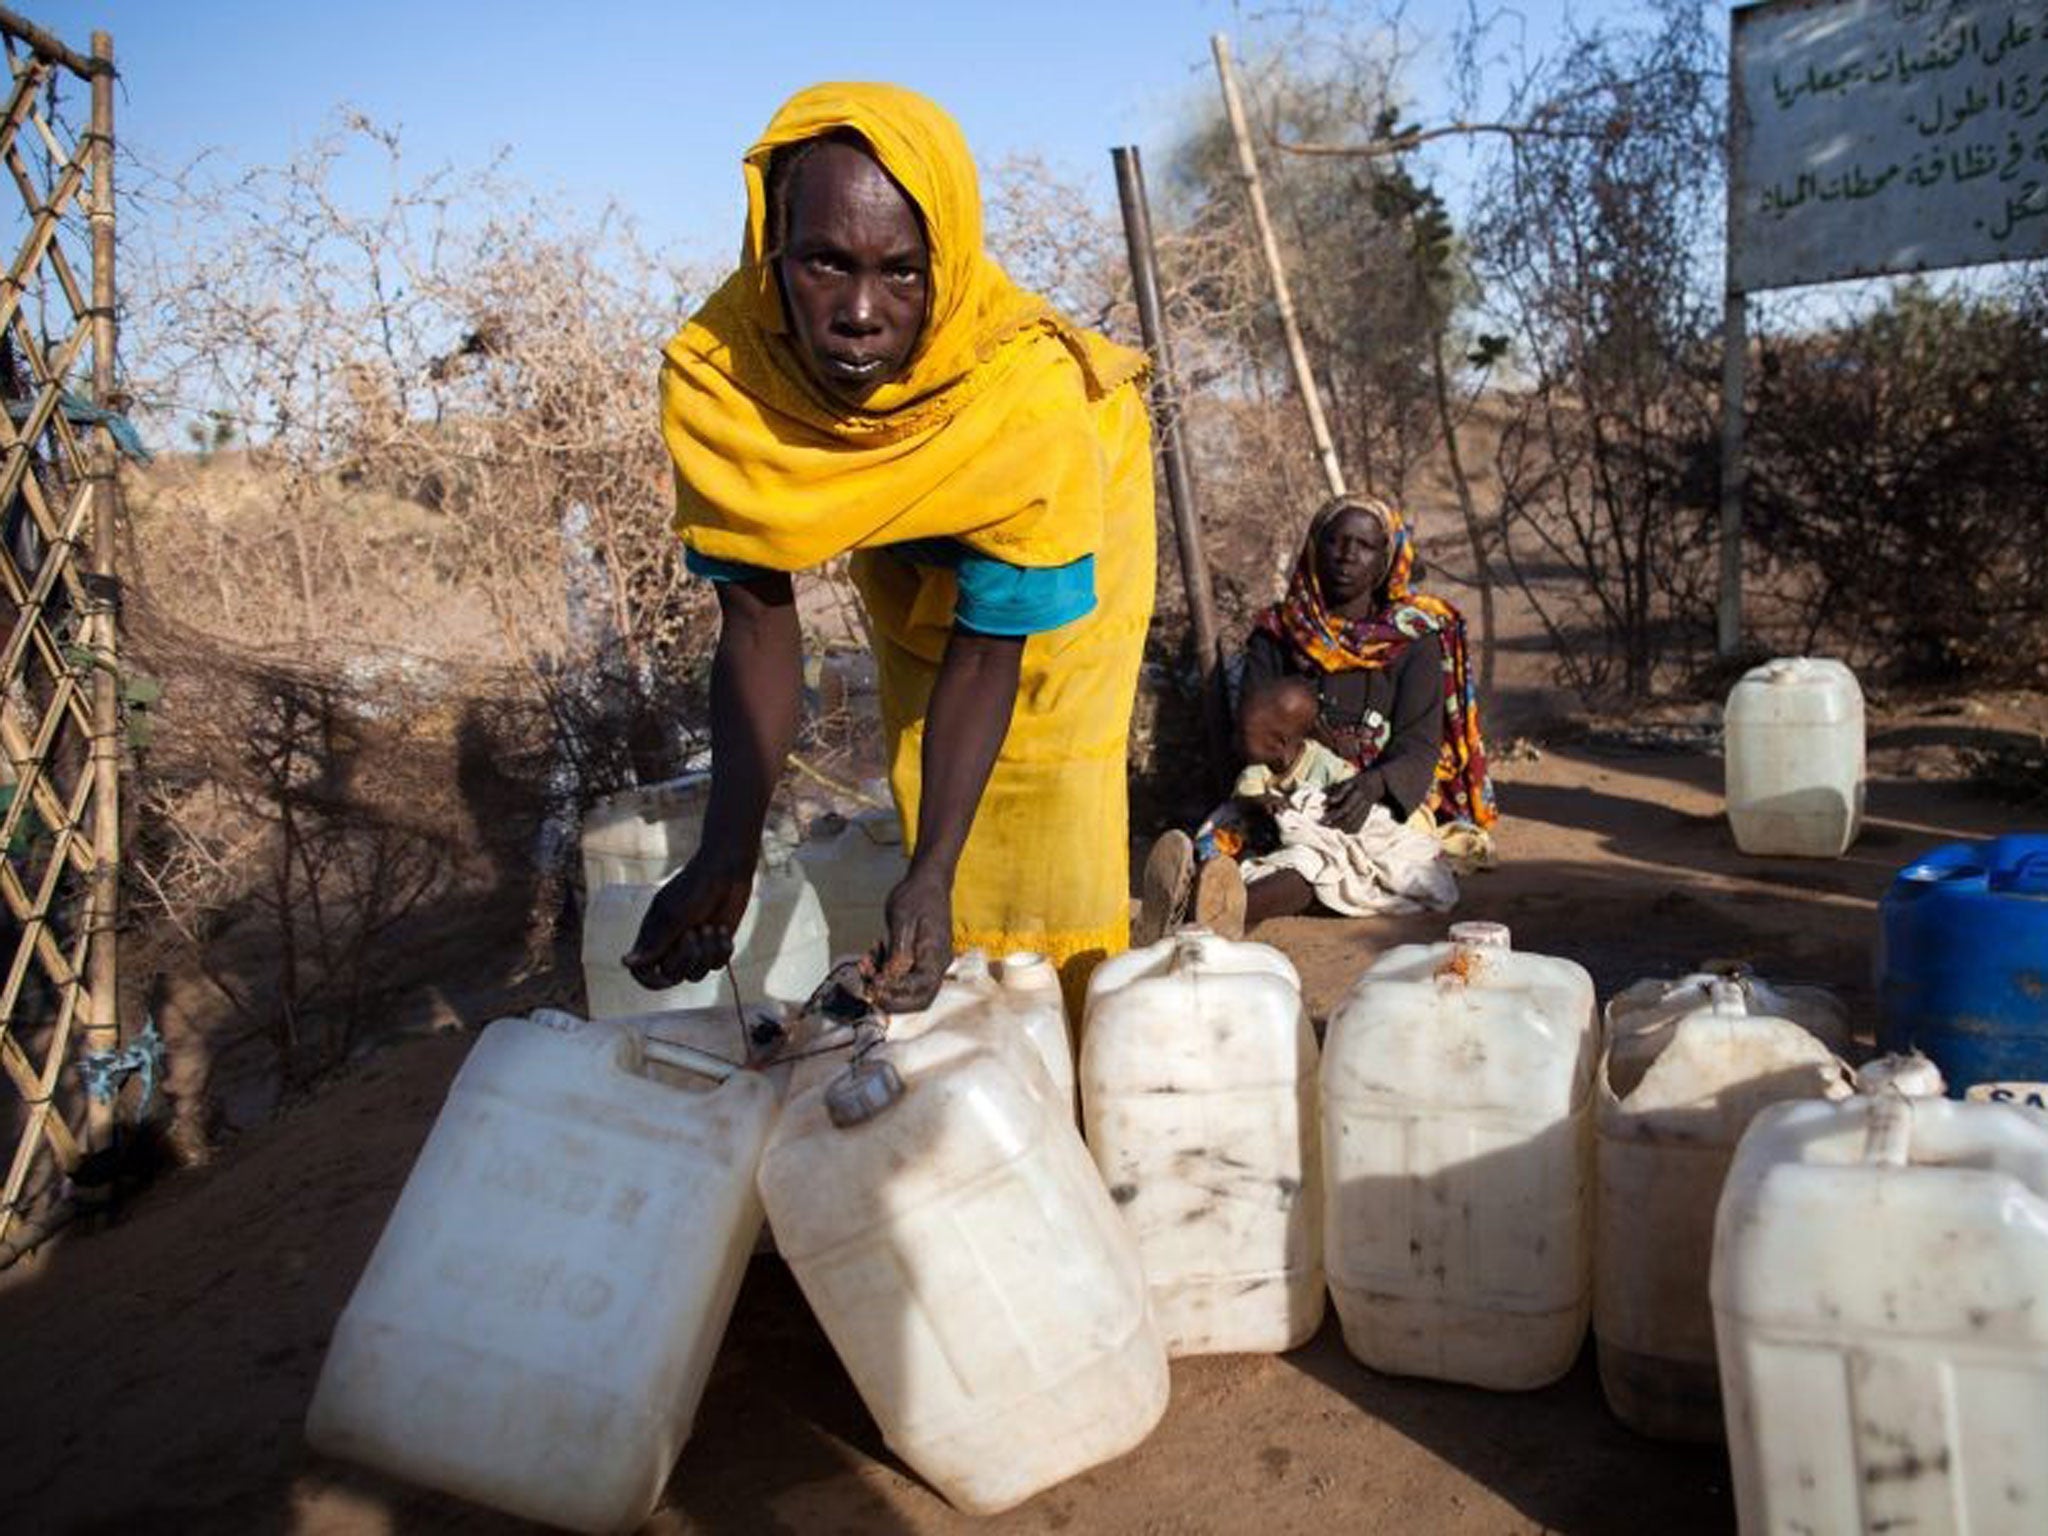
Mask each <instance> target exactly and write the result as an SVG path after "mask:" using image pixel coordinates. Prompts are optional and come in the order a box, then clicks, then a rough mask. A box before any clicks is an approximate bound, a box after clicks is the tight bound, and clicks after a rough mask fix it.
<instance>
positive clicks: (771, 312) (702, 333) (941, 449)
mask: <svg viewBox="0 0 2048 1536" xmlns="http://www.w3.org/2000/svg"><path fill="white" fill-rule="evenodd" d="M834 130H850V131H851V132H853V133H856V134H858V135H859V136H860V138H861V139H862V140H864V141H865V142H866V144H867V145H868V146H869V148H870V149H871V150H872V151H873V153H874V156H875V158H876V159H877V160H878V161H880V162H881V165H882V168H883V169H884V170H886V171H887V172H888V173H889V175H890V176H891V177H892V178H894V180H895V181H896V183H897V185H898V186H900V187H902V188H903V190H904V191H905V192H906V193H908V194H909V196H910V198H911V201H912V202H914V203H915V204H916V205H917V208H918V211H919V212H920V213H921V214H922V215H923V218H924V227H925V234H926V237H927V239H928V240H929V241H930V244H931V290H930V308H929V311H928V313H927V315H926V317H925V326H924V330H923V332H922V333H921V334H920V335H919V338H918V343H917V347H916V349H915V350H914V351H913V352H912V354H911V359H910V364H909V366H908V368H907V369H906V370H905V372H904V375H903V376H902V377H901V378H899V379H895V380H892V381H890V382H889V383H886V384H884V385H882V386H881V387H880V388H878V389H877V390H876V391H875V392H874V394H872V395H871V396H870V397H869V398H868V400H867V401H866V403H865V404H864V405H862V406H861V407H860V408H858V409H855V408H852V407H848V406H846V405H843V404H841V403H838V402H836V401H834V400H832V399H831V398H830V397H828V396H826V395H825V394H824V393H823V392H822V391H821V390H819V389H818V388H817V387H816V386H815V385H814V384H813V383H812V382H811V380H810V377H809V375H808V374H806V373H805V371H804V366H803V363H802V361H801V360H800V359H799V358H798V356H797V354H796V351H795V348H794V343H793V342H792V340H791V338H790V336H789V334H788V326H787V321H786V319H785V317H784V315H783V312H782V298H781V293H780V291H779V289H778V287H777V285H776V281H775V273H774V267H773V259H774V254H775V253H774V252H771V251H769V250H767V249H766V244H767V238H768V185H767V180H768V165H769V160H770V157H771V156H772V155H773V154H774V152H775V151H776V150H777V149H778V148H780V147H781V146H783V145H786V144H796V143H800V142H801V141H803V140H805V139H811V138H816V137H818V136H820V135H822V134H826V133H830V132H832V131H834ZM745 172H746V182H747V228H746V238H745V241H744V244H743V246H742V248H741V253H740V267H739V270H738V271H737V272H735V273H734V274H733V275H732V276H731V277H730V278H728V279H727V280H726V282H725V283H724V285H723V286H722V287H720V288H719V290H718V291H717V292H716V293H715V294H713V295H712V296H711V298H710V299H709V300H707V301H706V303H705V304H704V307H703V308H702V309H700V310H699V311H698V312H697V313H696V314H695V315H694V316H693V317H692V318H691V319H690V321H689V322H688V323H687V324H686V325H684V327H683V328H682V330H681V331H680V332H678V333H677V335H676V337H675V339H674V340H672V341H671V342H670V343H669V344H668V346H667V348H666V349H665V350H664V352H663V361H662V370H661V414H662V435H663V436H664V437H665V438H666V439H667V442H668V449H669V454H670V456H671V457H672V458H673V459H674V461H675V471H676V531H677V532H678V533H679V534H680V535H681V536H682V537H683V539H684V541H685V542H686V543H688V544H689V545H690V547H691V548H693V549H696V550H698V551H700V552H702V553H704V554H706V555H711V556H714V557H716V558H719V559H726V560H739V561H744V562H746V563H748V564H750V565H760V566H766V567H769V568H771V569H774V570H786V571H793V570H801V569H804V568H806V567H808V566H812V565H816V564H818V563H819V562H821V561H823V560H828V559H830V558H831V557H833V556H834V555H838V554H841V553H843V552H844V551H846V550H849V549H856V548H869V547H874V546H877V545H884V544H895V543H901V542H903V541H904V540H907V539H921V538H933V537H954V538H958V539H960V540H962V541H963V542H965V543H966V544H967V545H969V546H970V547H972V548H974V549H976V550H979V551H980V552H981V553H983V554H987V555H993V556H995V557H996V558H998V559H1002V560H1006V561H1009V562H1010V563H1011V564H1013V565H1026V566H1046V565H1064V564H1066V563H1068V562H1069V561H1073V560H1077V559H1079V558H1080V557H1081V556H1083V555H1087V554H1092V553H1095V552H1096V550H1097V547H1098V545H1099V542H1100V539H1101V532H1102V502H1103V480H1104V475H1105V466H1104V464H1103V461H1102V450H1101V446H1100V443H1099V440H1098V435H1097V433H1096V432H1095V431H1094V430H1093V428H1092V427H1091V425H1090V417H1089V412H1090V410H1091V407H1092V406H1093V405H1094V403H1095V402H1097V401H1100V400H1101V399H1103V398H1104V397H1105V396H1106V395H1108V394H1109V393H1110V392H1111V391H1112V390H1114V389H1115V388H1116V387H1117V386H1118V385H1120V384H1123V383H1124V382H1126V381H1128V380H1129V379H1131V378H1133V377H1134V376H1136V375H1137V374H1138V373H1139V372H1140V371H1141V370H1142V369H1143V367H1144V358H1143V356H1142V355H1141V354H1139V353H1136V352H1133V351H1130V350H1128V349H1127V348H1123V347H1119V346H1116V345H1114V344H1113V343H1111V342H1108V341H1105V340H1103V339H1102V338H1101V337H1099V336H1096V335H1094V334H1093V333H1091V332H1088V331H1084V330H1082V329H1081V328H1080V327H1078V326H1076V325H1074V324H1072V323H1071V322H1069V321H1068V320H1066V319H1065V318H1063V317H1062V316H1060V315H1059V314H1058V313H1057V312H1055V311H1054V310H1053V308H1052V307H1051V306H1050V305H1049V304H1047V303H1046V301H1045V300H1043V299H1041V298H1039V297H1038V296H1037V295H1036V294H1031V293H1027V292H1025V291H1024V290H1023V289H1021V288H1019V287H1018V286H1017V285H1016V284H1015V283H1013V282H1011V281H1010V279H1009V277H1008V276H1007V275H1006V274H1005V273H1004V272H1003V269H1002V268H1001V267H999V266H998V265H996V263H995V262H994V261H992V260H990V259H989V257H988V255H987V254H986V253H985V252H984V251H983V250H982V223H981V191H980V187H979V185H978V183H977V180H976V177H975V171H974V161H973V159H972V157H971V156H970V155H969V154H968V151H967V143H966V140H965V139H963V138H962V137H961V134H960V129H959V127H958V125H956V124H955V123H954V121H953V120H952V118H951V117H949V116H947V114H946V113H945V112H944V111H942V110H941V109H940V108H939V107H938V106H937V105H935V104H934V103H932V102H930V101H928V100H926V99H925V98H924V97H922V96H919V95H917V94H915V93H914V92H911V91H906V90H903V89H901V88H899V87H897V86H891V85H845V84H840V85H818V86H813V87H811V88H810V89H809V90H805V91H800V92H798V93H797V94H796V95H795V96H793V97H791V98H790V100H789V101H788V102H786V103H785V104H784V105H783V107H782V110H781V111H779V112H777V113H776V114H775V117H774V120H773V121H771V122H770V123H769V125H768V129H767V132H765V133H764V134H762V136H761V139H760V141H759V142H758V143H756V144H755V145H754V147H753V148H752V149H750V150H748V151H747V154H746V160H745Z"/></svg>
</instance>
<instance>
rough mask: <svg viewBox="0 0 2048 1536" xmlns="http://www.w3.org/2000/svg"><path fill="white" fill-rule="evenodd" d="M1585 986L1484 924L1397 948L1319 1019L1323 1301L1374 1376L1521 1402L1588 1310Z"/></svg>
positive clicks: (1570, 968)
mask: <svg viewBox="0 0 2048 1536" xmlns="http://www.w3.org/2000/svg"><path fill="white" fill-rule="evenodd" d="M1596 1049H1597V1036H1596V1023H1595V1019H1594V1013H1593V982H1592V978H1591V977H1589V976H1588V975H1587V974H1586V973H1585V971H1584V970H1582V969H1581V968H1580V967H1579V966H1577V965H1574V964H1573V963H1572V962H1571V961H1569V960H1560V959H1554V958H1551V957H1549V956H1545V955H1534V954H1524V953H1519V952H1517V951H1515V950H1514V949H1512V948H1511V947H1510V945H1509V936H1508V931H1507V929H1505V928H1503V927H1501V926H1500V925H1499V924H1497V923H1458V924H1454V925H1453V926H1452V928H1451V930H1450V937H1449V942H1447V943H1442V944H1406V945H1402V946H1400V947H1399V948H1396V949H1391V950H1389V951H1387V952H1386V953H1385V954H1384V955H1382V956H1380V958H1379V959H1378V960H1376V961H1374V962H1373V964H1372V965H1371V966H1370V967H1368V968H1367V970H1366V972H1365V974H1364V975H1363V976H1361V977H1360V978H1359V979H1358V981H1357V983H1356V984H1355V985H1354V986H1353V987H1352V989H1351V990H1350V991H1349V992H1348V993H1346V994H1345V996H1344V999H1343V1001H1342V1002H1341V1003H1339V1004H1338V1006H1337V1009H1336V1011H1335V1012H1333V1013H1332V1014H1331V1016H1330V1032H1329V1038H1328V1039H1327V1040H1326V1041H1325V1043H1324V1050H1323V1072H1322V1088H1323V1166H1324V1178H1325V1180H1326V1184H1325V1189H1326V1199H1327V1201H1328V1206H1327V1210H1328V1217H1327V1222H1326V1226H1325V1242H1326V1262H1327V1264H1328V1267H1329V1272H1330V1292H1331V1295H1332V1296H1333V1297H1334V1298H1335V1300H1336V1303H1337V1313H1338V1316H1339V1317H1340V1318H1341V1319H1342V1320H1343V1323H1344V1342H1345V1343H1346V1345H1348V1346H1349V1347H1350V1350H1351V1352H1352V1353H1353V1354H1354V1355H1356V1356H1357V1357H1358V1358H1359V1359H1360V1360H1363V1361H1364V1362H1365V1363H1366V1364H1367V1365H1370V1366H1372V1367H1373V1368H1374V1369H1375V1370H1383V1371H1391V1372H1396V1373H1399V1374H1402V1375H1411V1376H1434V1377H1438V1378H1440V1379H1442V1380H1446V1381H1463V1382H1470V1383H1473V1384H1474V1385H1477V1386H1483V1387H1494V1388H1502V1389H1522V1388H1529V1387H1538V1386H1542V1385H1543V1384H1544V1383H1546V1382H1549V1381H1554V1380H1556V1379H1557V1377H1559V1376H1561V1375H1563V1374H1564V1372H1565V1371H1567V1370H1568V1369H1570V1367H1571V1363H1572V1361H1573V1359H1574V1358H1575V1357H1576V1356H1577V1354H1578V1350H1579V1346H1580V1343H1581V1342H1582V1341H1583V1339H1584V1337H1585V1331H1586V1314H1587V1308H1588V1305H1589V1303H1590V1300H1591V1285H1592V1276H1591V1267H1592V1256H1591V1246H1590V1237H1591V1212H1590V1205H1589V1195H1590V1183H1591V1173H1592V1167H1591V1158H1592V1126H1591V1121H1590V1106H1591V1085H1592V1078H1593V1065H1594V1058H1595V1054H1596Z"/></svg>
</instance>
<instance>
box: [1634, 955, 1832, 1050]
mask: <svg viewBox="0 0 2048 1536" xmlns="http://www.w3.org/2000/svg"><path fill="white" fill-rule="evenodd" d="M1716 982H1729V983H1731V984H1733V985H1734V986H1737V987H1739V988H1741V990H1742V993H1743V996H1744V997H1745V998H1746V999H1747V1002H1746V1006H1747V1007H1748V1009H1749V1011H1750V1012H1751V1013H1752V1014H1759V1015H1763V1016H1765V1017H1769V1018H1774V1019H1786V1020H1789V1021H1790V1022H1791V1023H1794V1024H1797V1025H1798V1026H1799V1027H1800V1028H1801V1029H1803V1030H1805V1031H1806V1032H1807V1033H1808V1034H1810V1035H1812V1036H1813V1037H1814V1038H1815V1039H1816V1040H1818V1041H1820V1043H1821V1044H1822V1045H1824V1046H1826V1047H1827V1048H1828V1049H1829V1050H1831V1051H1833V1052H1834V1053H1835V1054H1836V1055H1837V1056H1841V1057H1844V1058H1846V1057H1847V1056H1848V1054H1849V1052H1850V1050H1851V1049H1852V1042H1851V1040H1850V1036H1849V1010H1848V1009H1846V1008H1844V1007H1843V1006H1842V1001H1841V999H1840V998H1838V997H1836V996H1835V994H1834V993H1832V992H1830V991H1829V990H1828V989H1827V988H1826V987H1812V986H1800V985H1797V984H1794V983H1786V982H1771V981H1766V980H1765V979H1764V978H1763V977H1761V976H1759V975H1757V974H1756V972H1755V971H1754V970H1752V969H1751V968H1750V966H1749V964H1748V963H1747V962H1746V961H1741V960H1708V961H1704V962H1702V963H1701V965H1700V968H1699V969H1698V970H1697V971H1694V972H1692V973H1691V974H1690V975H1686V976H1679V977H1675V978H1664V977H1655V976H1652V977H1645V978H1644V979H1643V980H1641V981H1634V982H1631V983H1629V985H1628V986H1626V987H1624V988H1623V989H1622V990H1621V991H1619V992H1617V993H1615V994H1614V996H1612V997H1611V998H1609V999H1608V1000H1607V1007H1606V1009H1605V1011H1604V1014H1603V1017H1604V1019H1605V1021H1606V1025H1607V1039H1608V1040H1609V1041H1611V1042H1623V1047H1622V1049H1623V1058H1624V1060H1626V1059H1628V1058H1629V1057H1630V1055H1631V1053H1633V1055H1634V1056H1635V1057H1636V1058H1638V1059H1640V1060H1642V1061H1644V1062H1647V1061H1648V1060H1650V1058H1651V1057H1653V1056H1655V1055H1656V1054H1657V1052H1659V1051H1661V1050H1662V1049H1663V1048H1664V1045H1665V1044H1666V1043H1667V1042H1668V1041H1669V1039H1670V1035H1671V1031H1672V1030H1673V1029H1675V1028H1677V1026H1678V1023H1679V1021H1680V1020H1681V1019H1685V1018H1688V1017H1690V1016H1691V1015H1692V1014H1695V1013H1697V1012H1698V1011H1699V1010H1700V1009H1702V1008H1704V1007H1707V1006H1709V1005H1711V1004H1712V1002H1713V1000H1714V996H1713V989H1714V984H1715V983H1716Z"/></svg>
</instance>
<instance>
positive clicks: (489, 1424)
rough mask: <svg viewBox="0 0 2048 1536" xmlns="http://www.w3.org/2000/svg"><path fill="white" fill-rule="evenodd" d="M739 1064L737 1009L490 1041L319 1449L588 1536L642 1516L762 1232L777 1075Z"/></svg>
mask: <svg viewBox="0 0 2048 1536" xmlns="http://www.w3.org/2000/svg"><path fill="white" fill-rule="evenodd" d="M741 1054H742V1052H741V1042H740V1041H739V1039H738V1038H737V1033H736V1029H735V1024H734V1021H733V1018H732V1016H731V1014H730V1013H714V1014H708V1015H707V1014H694V1015H692V1014H659V1015H653V1016H650V1017H641V1018H635V1019H611V1020H601V1021H596V1022H592V1023H585V1022H584V1021H582V1020H580V1019H577V1018H575V1017H573V1016H572V1015H569V1014H565V1013H556V1012H553V1011H544V1012H542V1013H538V1014H536V1015H534V1016H533V1017H532V1018H512V1019H500V1020H499V1021H498V1022H496V1023H495V1024H492V1025H491V1026H490V1027H489V1028H488V1029H486V1030H485V1031H484V1033H483V1037H482V1038H481V1039H479V1040H478V1041H477V1043H476V1046H475V1048H474V1049H473V1050H472V1051H471V1052H470V1054H469V1058H468V1060H466V1061H465V1062H464V1063H463V1066H462V1070H461V1071H460V1072H459V1073H458V1074H457V1075H456V1078H455V1082H454V1085H453V1087H451V1088H450V1090H449V1093H448V1100H447V1103H446V1104H445V1105H443V1107H442V1110H441V1114H440V1117H439V1118H438V1119H437V1120H436V1121H435V1122H434V1128H433V1130H432V1132H431V1133H429V1135H428V1137H427V1141H426V1144H425V1146H424V1147H422V1148H421V1150H420V1155H419V1160H418V1161H417V1162H416V1163H415V1164H414V1165H413V1170H412V1173H411V1175H410V1176H409V1177H408V1178H407V1180H406V1184H405V1189H404V1191H403V1192H402V1193H401V1194H400V1196H399V1199H398V1204H397V1207H396V1208H395V1209H394V1210H393V1211H392V1213H391V1218H390V1220H389V1221H388V1222H387V1223H386V1225H385V1228H384V1233H383V1236H382V1237H380V1238H379V1239H378V1241H377V1246H376V1249H375V1251H374V1252H373V1253H372V1254H371V1256H370V1262H369V1266H368V1268H366V1269H365V1270H364V1271H363V1276H362V1279H361V1280H360V1281H358V1282H357V1285H356V1289H355V1293H354V1294H353V1295H352V1296H351V1297H350V1299H349V1303H348V1306H347V1308H346V1310H345V1311H343V1313H342V1315H341V1321H340V1322H339V1324H337V1325H336V1327H335V1330H334V1338H333V1342H332V1343H331V1344H330V1346H329V1347H328V1351H327V1360H326V1363H325V1365H324V1366H323V1367H322V1369H321V1372H320V1381H319V1386H318V1387H317V1389H316V1390H315V1392H314V1396H313V1404H312V1409H311V1411H310V1413H309V1414H308V1416H307V1421H306V1435H307V1439H308V1440H309V1441H311V1443H312V1444H313V1445H314V1446H315V1447H316V1448H317V1449H319V1450H321V1451H323V1452H325V1453H327V1454H329V1455H332V1456H339V1457H344V1458H346V1459H348V1460H351V1461H356V1462H361V1463H363V1464H365V1465H367V1466H372V1467H376V1468H378V1469H380V1470H382V1471H384V1472H388V1473H392V1474H395V1475H397V1476H399V1477H402V1478H405V1479H407V1480H409V1481H412V1482H416V1483H422V1484H425V1485H427V1486H429V1487H432V1488H437V1489H440V1490H442V1491H444V1492H447V1493H453V1494H458V1495H460V1496H461V1497H463V1498H466V1499H473V1500H475V1501H476V1502H478V1503H480V1504H488V1505H491V1506H492V1507H494V1508H497V1509H500V1510H504V1511H507V1512H509V1513H511V1514H516V1515H520V1516H523V1517H524V1518H526V1519H529V1520H539V1521H545V1522H547V1523H549V1524H552V1525H559V1526H565V1527H567V1528H569V1529H571V1530H578V1531H623V1530H630V1529H632V1528H633V1527H634V1526H636V1525H638V1524H639V1523H640V1522H641V1521H642V1520H643V1519H645V1518H646V1516H647V1514H648V1512H649V1511H650V1510H652V1509H653V1507H654V1504H655V1501H656V1499H657V1498H658V1497H659V1495H660V1493H661V1489H662V1485H663V1484H664V1483H665V1482H666V1481H667V1480H668V1475H669V1471H670V1469H671V1468H672V1467H673V1466H674V1465H675V1461H676V1456H677V1454H678V1453H679V1452H680V1451H681V1449H682V1446H683V1442H684V1440H685V1439H687V1438H688V1436H689V1432H690V1424H691V1420H692V1418H693V1417H694V1416H695V1414H696V1410H697V1400H698V1398H699V1397H700V1396H701V1394H702V1393H703V1390H704V1382H705V1378H706V1377H707V1376H708V1375H709V1373H710V1370H711V1361H712V1357H713V1355H714V1354H715V1353H716V1352H717V1349H718V1343H719V1339H720V1337H721V1336H722V1335H723V1334H724V1332H725V1325H726V1321H727V1319H728V1318H729V1317H730V1315H731V1312H732V1305H733V1298H734V1297H735V1295H736V1294H737V1293H738V1291H739V1286H740V1279H741V1277H742V1275H743V1274H744V1273H745V1270H746V1265H747V1258H748V1255H749V1254H750V1253H751V1252H752V1250H753V1246H754V1239H755V1236H756V1234H757V1233H758V1231H759V1230H760V1226H761V1205H760V1201H759V1199H758V1197H757V1195H756V1192H755V1188H754V1169H755V1165H756V1164H757V1163H758V1161H759V1159H760V1155H761V1149H762V1147H763V1145H764V1144H765V1143H766V1141H767V1139H768V1131H769V1126H770V1123H771V1121H772V1120H773V1119H774V1117H775V1113H776V1109H777V1106H778V1104H779V1102H780V1098H781V1077H780V1075H779V1074H778V1075H769V1074H765V1073H761V1072H754V1071H738V1072H732V1071H731V1069H730V1067H729V1066H728V1065H727V1064H726V1063H727V1062H729V1061H730V1060H732V1059H734V1058H737V1057H739V1056H740V1055H741ZM721 1058H723V1060H721ZM718 1073H729V1074H730V1075H728V1076H726V1077H725V1078H724V1080H723V1081H720V1080H719V1078H718V1077H717V1076H716V1075H715V1074H718Z"/></svg>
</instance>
